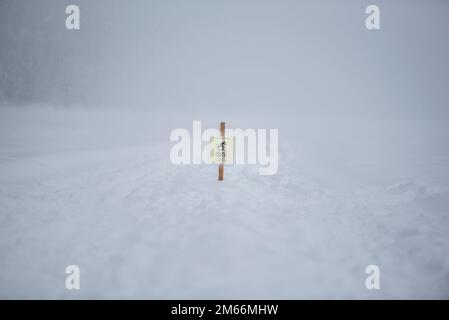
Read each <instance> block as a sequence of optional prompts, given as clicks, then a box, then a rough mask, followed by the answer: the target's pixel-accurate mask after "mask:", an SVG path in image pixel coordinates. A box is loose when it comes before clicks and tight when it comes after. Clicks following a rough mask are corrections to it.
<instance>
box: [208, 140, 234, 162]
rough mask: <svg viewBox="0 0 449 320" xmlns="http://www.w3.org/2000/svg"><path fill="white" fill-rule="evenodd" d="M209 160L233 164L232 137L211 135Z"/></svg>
mask: <svg viewBox="0 0 449 320" xmlns="http://www.w3.org/2000/svg"><path fill="white" fill-rule="evenodd" d="M211 144H212V145H211V148H210V150H211V153H210V156H211V158H210V160H211V162H212V163H215V164H221V163H224V164H233V163H234V139H233V138H222V137H212V141H211Z"/></svg>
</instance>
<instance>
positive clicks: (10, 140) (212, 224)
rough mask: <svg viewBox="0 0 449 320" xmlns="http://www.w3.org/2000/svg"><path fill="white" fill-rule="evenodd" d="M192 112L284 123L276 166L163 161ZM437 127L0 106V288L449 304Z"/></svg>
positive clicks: (442, 127) (243, 123)
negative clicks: (69, 276) (221, 175)
mask: <svg viewBox="0 0 449 320" xmlns="http://www.w3.org/2000/svg"><path fill="white" fill-rule="evenodd" d="M192 120H203V125H204V126H205V127H217V126H218V123H219V121H226V123H227V126H228V127H229V128H232V127H240V128H278V129H279V144H280V151H279V155H280V160H279V172H278V174H277V175H274V176H260V175H259V174H258V171H257V166H236V167H226V169H225V180H224V181H223V182H218V181H217V180H216V175H217V168H216V166H206V165H196V166H194V165H190V166H174V165H172V164H171V163H170V160H169V151H170V147H171V146H172V143H171V142H170V141H169V134H170V132H171V130H173V129H174V128H177V127H184V128H186V129H189V130H191V129H190V128H191V125H192ZM444 122H445V121H444V119H441V123H439V122H437V121H436V120H435V119H433V120H432V119H427V120H426V119H420V120H416V119H415V120H412V119H388V118H375V117H369V116H367V117H363V116H354V118H349V119H348V117H344V116H340V117H337V116H328V117H325V118H323V117H322V116H321V117H318V116H314V115H312V114H309V115H304V116H303V117H291V116H290V117H288V116H287V115H286V116H285V117H282V116H266V117H261V118H260V119H257V118H256V119H255V118H254V117H249V116H248V117H243V116H241V115H240V116H233V115H229V116H228V117H227V118H214V117H211V116H210V115H205V116H204V118H202V117H201V115H195V117H194V118H192V117H187V116H183V117H181V116H179V115H176V116H175V115H170V114H168V113H167V114H166V115H164V116H161V115H158V114H153V113H151V112H146V111H138V110H133V111H131V110H130V111H123V110H122V111H119V110H116V111H113V110H103V109H96V110H90V109H81V108H80V109H62V108H61V109H58V108H50V107H48V108H39V109H38V108H15V109H13V108H3V109H0V204H1V206H0V297H1V298H292V299H295V298H449V289H448V284H449V236H448V231H449V143H448V138H449V128H448V127H447V124H445V123H444ZM70 264H76V265H78V266H79V267H80V270H81V289H80V290H72V291H69V290H67V289H66V288H65V278H66V274H65V267H66V266H67V265H70ZM370 264H375V265H378V266H379V268H380V271H381V289H380V290H377V291H376V290H372V291H370V290H367V289H366V288H365V279H366V277H367V275H366V274H365V267H366V266H367V265H370Z"/></svg>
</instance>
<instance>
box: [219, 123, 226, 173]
mask: <svg viewBox="0 0 449 320" xmlns="http://www.w3.org/2000/svg"><path fill="white" fill-rule="evenodd" d="M220 135H221V138H222V141H223V144H222V147H223V149H222V151H223V152H226V149H225V140H224V139H225V123H224V122H220ZM225 159H226V153H224V156H223V161H222V163H220V164H219V165H218V181H223V179H224V162H225Z"/></svg>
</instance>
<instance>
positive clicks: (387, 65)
mask: <svg viewBox="0 0 449 320" xmlns="http://www.w3.org/2000/svg"><path fill="white" fill-rule="evenodd" d="M372 2H373V1H359V0H355V1H344V2H343V1H286V0H283V1H248V0H245V1H197V0H194V1H137V0H133V1H127V2H124V1H115V0H108V1H105V0H99V1H83V0H78V1H75V2H73V1H51V0H41V1H32V0H26V1H25V0H24V1H11V0H1V1H0V3H1V4H0V43H1V47H0V70H1V78H0V97H1V98H0V101H1V104H2V105H8V106H11V105H13V106H20V105H30V104H31V105H42V104H45V105H54V106H58V107H71V106H86V107H89V108H92V107H99V106H102V107H107V108H110V107H117V108H147V109H149V110H170V111H187V112H200V113H203V112H210V113H213V112H216V111H218V110H228V111H236V112H243V111H246V112H248V113H254V112H255V113H259V114H260V113H262V112H263V113H266V114H279V113H283V114H286V115H289V116H290V115H294V116H301V114H303V113H306V112H314V113H318V114H323V115H326V114H329V113H334V114H339V115H352V114H355V113H360V114H363V115H382V116H386V117H415V116H416V117H423V116H425V117H430V118H431V119H432V118H435V119H438V118H440V117H441V116H443V117H447V116H448V108H447V105H448V101H449V93H448V90H447V89H446V87H447V83H449V81H448V80H449V63H448V62H447V57H448V56H449V43H448V41H447V34H448V32H449V19H448V12H449V2H447V1H444V0H434V1H417V0H413V1H375V3H376V4H377V5H378V6H379V7H380V8H381V30H379V31H374V32H370V31H368V30H367V29H366V28H365V25H364V22H365V17H366V15H365V12H364V11H365V7H366V6H367V5H368V4H371V3H372ZM72 3H76V4H77V5H78V6H79V7H80V11H81V29H80V30H71V31H69V30H67V29H66V28H65V19H66V16H67V15H66V14H65V12H64V10H65V7H66V6H67V5H69V4H72Z"/></svg>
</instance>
